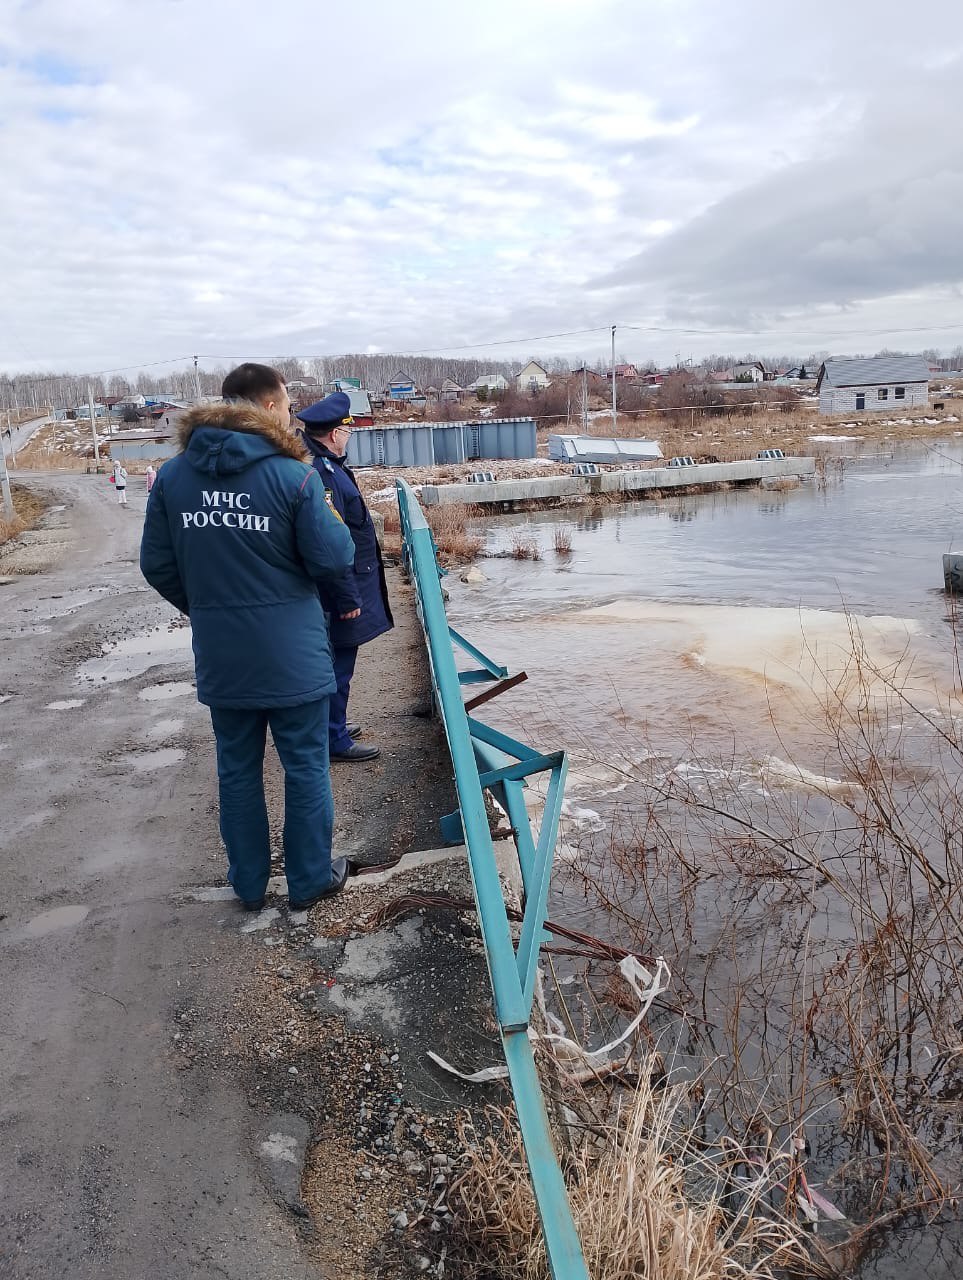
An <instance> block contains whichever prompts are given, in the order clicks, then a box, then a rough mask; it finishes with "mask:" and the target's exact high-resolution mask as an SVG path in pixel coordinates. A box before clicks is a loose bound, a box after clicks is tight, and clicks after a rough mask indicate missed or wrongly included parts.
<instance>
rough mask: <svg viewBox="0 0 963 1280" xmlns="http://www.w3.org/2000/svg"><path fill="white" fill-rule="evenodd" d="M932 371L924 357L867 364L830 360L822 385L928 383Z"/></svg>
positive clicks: (891, 358)
mask: <svg viewBox="0 0 963 1280" xmlns="http://www.w3.org/2000/svg"><path fill="white" fill-rule="evenodd" d="M929 380H930V367H929V365H928V364H927V362H926V361H925V360H924V359H923V357H922V356H870V357H868V358H867V359H864V360H840V359H832V360H827V361H825V363H824V364H823V367H822V369H821V370H820V373H819V385H820V386H822V384H823V382H825V383H826V385H827V386H829V387H875V386H876V385H877V384H879V383H892V382H929Z"/></svg>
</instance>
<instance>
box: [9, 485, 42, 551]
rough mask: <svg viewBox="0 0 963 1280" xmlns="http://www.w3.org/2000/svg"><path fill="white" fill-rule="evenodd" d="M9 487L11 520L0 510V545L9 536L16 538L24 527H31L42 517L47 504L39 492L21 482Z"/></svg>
mask: <svg viewBox="0 0 963 1280" xmlns="http://www.w3.org/2000/svg"><path fill="white" fill-rule="evenodd" d="M10 488H11V493H12V495H13V510H14V515H13V519H12V520H8V519H6V518H5V517H4V516H3V514H2V512H0V546H3V545H4V544H5V543H7V542H9V541H10V539H11V538H16V537H17V536H18V534H21V533H23V532H24V530H25V529H32V528H33V527H34V525H35V524H37V523H38V521H39V520H40V519H41V518H42V516H43V514H44V512H45V511H46V509H47V505H48V504H47V503H46V502H45V501H44V499H43V498H42V497H41V495H40V494H38V493H35V492H34V491H33V490H31V489H28V488H26V487H25V486H24V485H22V484H15V485H11V486H10Z"/></svg>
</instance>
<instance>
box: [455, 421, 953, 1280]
mask: <svg viewBox="0 0 963 1280" xmlns="http://www.w3.org/2000/svg"><path fill="white" fill-rule="evenodd" d="M924 446H925V447H924ZM961 475H963V441H961V440H960V439H958V438H952V437H951V438H950V439H947V438H946V436H943V437H942V439H940V440H938V441H934V442H933V443H932V444H930V442H929V441H927V442H923V443H920V444H918V445H915V446H914V444H913V443H912V442H907V443H905V444H903V445H900V446H897V447H895V448H889V447H886V448H881V449H879V450H878V451H873V450H869V449H867V451H866V452H865V453H864V454H862V455H860V456H857V457H856V458H854V459H853V460H852V461H851V462H847V465H846V467H845V468H844V469H843V470H842V471H841V472H840V473H839V474H838V475H835V476H833V477H831V478H830V481H829V483H827V484H825V485H820V486H813V485H809V486H803V487H801V488H800V489H799V490H796V491H794V492H792V493H785V494H783V493H763V492H760V491H758V490H743V491H730V492H727V493H718V494H713V495H707V496H691V497H686V498H681V499H672V500H671V501H665V502H662V503H657V504H652V503H637V504H631V505H629V506H625V505H620V506H618V507H615V508H613V507H608V506H600V507H598V508H594V507H593V508H591V509H585V508H582V509H573V510H572V511H571V512H569V513H567V516H565V517H562V516H561V515H560V513H555V512H553V513H541V512H540V513H533V514H531V515H529V516H526V517H522V518H519V517H507V516H490V517H483V518H480V519H477V520H476V521H475V522H474V525H473V531H474V532H476V533H477V534H478V536H480V537H482V538H483V539H484V546H485V551H486V553H488V554H489V556H490V558H489V559H486V560H485V561H484V563H483V565H482V570H483V572H482V575H481V576H471V577H470V578H468V580H467V581H466V580H464V579H462V580H459V579H457V578H455V579H454V580H453V581H452V583H451V588H450V589H451V597H452V598H451V603H450V606H449V609H450V617H451V621H452V623H453V625H454V626H455V627H456V628H458V629H459V630H460V631H462V632H464V633H465V634H469V635H471V636H472V638H473V639H474V640H475V641H476V642H477V643H479V644H480V645H481V646H482V648H485V647H486V646H488V645H491V646H494V645H495V637H497V644H498V652H499V657H500V658H501V660H503V661H505V662H506V663H507V664H508V665H509V666H510V667H513V666H515V665H517V664H518V663H524V662H526V660H528V661H529V662H530V664H531V665H530V667H529V680H528V682H527V683H526V684H524V685H522V686H520V687H519V688H518V690H516V691H515V693H514V695H513V698H512V701H511V704H509V703H508V701H507V700H504V701H501V700H500V701H499V702H496V703H494V704H493V706H492V709H491V712H490V720H491V722H492V723H493V724H494V725H495V726H496V727H497V728H500V729H502V730H504V731H505V732H508V733H512V732H518V731H519V729H520V727H521V726H524V728H525V732H526V733H527V734H528V736H529V740H531V741H533V742H534V744H535V745H536V747H538V748H542V749H545V748H547V747H548V746H549V745H552V744H554V743H556V742H557V741H559V739H560V737H563V736H564V740H565V742H566V745H567V746H568V747H569V749H570V752H571V766H570V772H569V779H568V784H567V788H566V813H565V820H564V822H563V841H564V846H563V847H564V849H565V854H564V865H563V867H562V869H561V870H560V873H559V876H558V877H557V879H556V882H555V885H554V888H553V897H552V900H551V902H550V907H549V910H550V914H556V913H558V914H565V918H566V919H570V920H572V919H574V920H575V922H576V923H577V926H578V927H579V928H581V929H584V930H586V931H587V932H591V933H593V934H596V935H599V936H603V937H605V938H607V939H608V940H609V941H612V942H615V943H617V944H618V945H620V946H623V947H626V948H630V949H632V950H633V951H638V952H640V953H642V954H648V955H650V956H652V955H658V954H662V955H664V956H665V958H666V960H667V962H668V963H669V965H670V967H671V968H672V971H673V983H672V988H671V992H672V997H673V999H674V1002H675V1008H673V1009H667V1008H665V1007H662V1008H660V1009H659V1010H658V1013H657V1016H655V1017H654V1018H653V1019H651V1020H650V1035H651V1037H652V1042H653V1043H654V1044H655V1045H656V1046H657V1048H658V1051H659V1052H660V1053H661V1054H662V1055H663V1059H664V1068H665V1070H666V1073H667V1074H668V1075H669V1076H670V1078H673V1079H674V1080H675V1081H676V1082H683V1081H687V1082H690V1083H693V1084H694V1085H695V1086H696V1088H697V1090H701V1091H704V1092H703V1093H702V1102H701V1106H695V1107H693V1115H694V1120H693V1123H694V1125H695V1127H696V1131H697V1133H698V1135H699V1138H700V1140H705V1141H709V1142H710V1143H711V1141H713V1140H716V1139H718V1137H719V1135H723V1141H724V1142H725V1143H728V1142H729V1141H730V1140H731V1139H733V1138H735V1140H737V1141H738V1140H739V1139H740V1138H741V1139H742V1140H743V1141H744V1142H746V1143H748V1144H749V1146H750V1147H751V1146H752V1145H753V1144H755V1146H756V1148H757V1149H756V1150H755V1152H753V1153H752V1155H751V1159H750V1161H749V1169H750V1170H753V1171H761V1170H762V1169H763V1167H764V1166H765V1165H766V1162H767V1161H769V1160H770V1159H773V1160H777V1161H780V1162H782V1166H781V1167H782V1168H783V1169H784V1170H788V1168H789V1166H790V1153H791V1150H792V1142H793V1141H794V1140H795V1139H796V1138H797V1137H800V1138H801V1139H802V1141H803V1143H804V1150H808V1152H809V1153H810V1154H809V1156H808V1159H807V1165H806V1170H805V1175H806V1178H807V1180H808V1184H809V1186H810V1188H811V1189H813V1190H814V1191H815V1193H816V1194H817V1195H819V1196H822V1197H823V1198H824V1199H825V1200H827V1201H828V1202H829V1203H830V1204H831V1205H832V1206H833V1207H834V1208H835V1209H836V1210H837V1211H838V1212H839V1213H840V1214H842V1215H843V1220H842V1221H840V1222H838V1223H835V1224H833V1223H830V1224H828V1229H829V1231H832V1232H836V1231H838V1232H839V1233H840V1234H839V1237H838V1238H839V1239H840V1240H846V1241H848V1243H847V1245H846V1248H845V1250H844V1251H843V1253H842V1254H841V1255H840V1254H836V1255H835V1261H836V1263H837V1265H838V1266H839V1268H840V1269H841V1270H842V1272H843V1274H845V1275H848V1276H860V1277H863V1278H868V1277H872V1278H873V1280H882V1278H883V1277H885V1278H886V1280H896V1277H900V1276H903V1275H915V1274H916V1273H917V1270H918V1266H919V1262H918V1260H919V1259H920V1258H921V1257H923V1258H925V1259H926V1263H925V1270H926V1273H927V1275H928V1276H932V1277H934V1278H936V1277H939V1278H940V1280H950V1278H951V1277H954V1276H955V1275H956V1273H957V1270H958V1258H959V1249H960V1247H961V1234H960V1227H959V1221H958V1216H957V1213H956V1211H955V1199H954V1198H955V1196H956V1195H957V1194H958V1190H959V1187H960V1186H961V1184H963V1167H961V1164H960V1159H959V1151H960V1147H959V1142H960V1133H961V1130H960V1124H959V1114H958V1108H957V1101H956V1100H957V1099H958V1097H959V1089H960V1069H959V1061H960V1060H959V1057H958V1054H957V1050H958V1040H959V1037H958V1026H959V1019H960V1016H961V1013H963V1010H961V1005H960V989H961V988H960V986H959V982H958V980H957V974H958V972H959V970H960V969H961V968H963V937H961V935H960V930H959V920H960V919H961V918H963V909H961V908H963V904H961V903H960V902H959V884H960V880H961V873H960V871H959V868H958V867H957V854H956V852H955V850H956V849H957V848H958V845H957V844H955V843H954V839H955V837H954V838H950V839H949V840H947V835H948V833H949V832H957V831H958V830H959V827H960V822H961V815H960V808H959V797H960V795H961V779H963V749H961V743H960V737H959V723H960V721H959V707H960V702H959V678H958V676H959V673H958V666H957V663H956V654H957V651H958V646H957V634H958V633H957V630H956V620H955V617H954V613H955V611H954V610H953V608H952V607H951V603H950V602H949V601H948V600H947V598H946V597H945V595H944V594H943V589H942V572H941V554H942V552H943V551H944V550H945V549H946V548H947V547H950V546H953V545H955V541H956V539H957V538H958V531H959V518H960V503H959V493H960V483H961ZM561 518H565V519H566V525H565V528H566V529H567V531H568V534H569V547H568V550H567V552H566V554H565V555H564V556H560V555H557V554H555V553H554V552H553V550H552V541H553V535H554V533H555V531H556V530H557V529H558V528H559V520H560V519H561ZM522 536H524V537H526V538H527V539H528V540H529V542H530V543H531V544H532V545H533V546H535V547H536V548H538V550H539V551H540V552H541V554H540V556H538V557H533V558H530V559H525V560H521V559H515V558H513V556H512V555H511V549H512V546H513V542H514V540H515V539H518V538H521V537H522ZM533 652H537V653H538V655H539V657H538V663H537V667H536V666H535V664H534V663H532V662H531V659H530V658H529V657H528V655H530V654H531V653H533ZM555 965H556V977H557V984H558V985H557V987H556V988H555V998H556V999H557V1000H560V1001H561V1000H564V1001H565V1002H570V1000H571V997H570V992H579V993H580V994H579V996H578V997H577V999H576V1001H574V1002H573V1003H575V1005H576V1009H577V1011H578V1016H579V1017H580V1018H581V1019H582V1021H581V1022H580V1024H579V1025H580V1027H581V1028H585V1027H586V1025H587V1027H588V1028H589V1030H588V1031H583V1035H584V1036H586V1037H587V1035H589V1034H591V1029H594V1031H595V1033H596V1034H598V1035H602V1034H604V1028H605V1027H606V1014H605V1012H601V1013H597V1012H596V1010H595V1009H594V1008H593V1005H592V999H591V996H588V995H586V994H585V992H586V990H588V991H591V992H595V993H596V994H597V995H598V998H599V1001H600V1008H601V1009H603V1010H604V1009H605V1001H606V1000H609V999H611V998H612V994H613V993H612V982H611V975H610V973H609V972H608V971H607V970H606V968H605V967H604V966H601V967H599V968H598V969H597V970H596V971H595V972H592V967H591V966H589V965H585V964H580V963H578V962H569V961H568V960H566V959H564V958H561V959H559V960H557V961H556V962H555ZM623 993H624V990H623ZM553 1008H555V1009H556V1011H559V1006H558V1005H553ZM560 1016H561V1014H560ZM673 1070H674V1071H675V1075H674V1077H673V1076H672V1072H673ZM743 1172H745V1173H746V1174H747V1176H750V1175H749V1170H744V1171H743ZM786 1185H787V1186H790V1187H793V1188H795V1189H800V1188H801V1184H798V1183H794V1182H793V1181H792V1180H791V1179H790V1178H789V1175H788V1173H787V1179H786ZM804 1194H805V1193H804ZM813 1203H814V1204H815V1201H814V1202H813ZM807 1206H808V1208H812V1207H813V1205H810V1204H809V1202H808V1200H807ZM790 1208H791V1209H792V1211H793V1212H795V1213H797V1215H798V1216H799V1218H800V1220H802V1219H804V1218H805V1216H806V1213H807V1212H808V1208H804V1207H803V1206H802V1205H801V1204H797V1205H796V1207H795V1208H794V1209H793V1208H792V1206H790ZM826 1235H827V1224H826V1223H824V1222H821V1223H820V1224H819V1228H818V1237H817V1239H818V1240H822V1241H825V1239H826ZM833 1238H834V1239H835V1238H837V1237H836V1236H835V1235H834V1237H833Z"/></svg>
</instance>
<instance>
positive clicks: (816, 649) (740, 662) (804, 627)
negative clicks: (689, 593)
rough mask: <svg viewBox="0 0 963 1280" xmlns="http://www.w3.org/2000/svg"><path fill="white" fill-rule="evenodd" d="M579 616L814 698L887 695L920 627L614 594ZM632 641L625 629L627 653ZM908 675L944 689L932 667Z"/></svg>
mask: <svg viewBox="0 0 963 1280" xmlns="http://www.w3.org/2000/svg"><path fill="white" fill-rule="evenodd" d="M570 616H571V615H570ZM575 616H577V617H579V618H580V619H582V620H583V621H585V622H587V623H591V624H594V625H599V626H601V625H609V624H616V625H618V626H620V627H626V626H627V625H628V626H637V627H638V630H637V632H635V636H636V637H637V644H638V647H639V648H643V647H644V649H645V650H646V652H647V653H648V654H650V655H651V651H652V650H653V649H656V650H658V649H663V650H664V649H666V648H668V649H670V650H674V651H675V652H676V654H677V655H678V656H679V658H684V659H687V660H689V661H694V662H695V663H696V664H697V665H698V666H700V667H703V668H705V669H707V670H710V671H715V672H718V673H720V674H724V675H728V676H733V677H738V678H742V679H749V680H753V681H756V682H760V681H761V682H763V683H765V684H766V685H782V686H785V687H786V688H788V689H790V690H792V691H793V692H794V693H797V694H799V695H803V696H806V697H817V698H821V697H824V696H825V695H826V694H827V693H832V694H838V695H840V696H842V697H844V698H848V697H852V696H857V695H860V694H861V693H865V692H868V693H869V694H870V695H871V696H877V697H882V696H883V695H884V694H885V692H886V689H887V677H888V675H890V674H892V673H893V672H894V671H895V669H896V666H897V664H898V663H899V662H900V660H901V659H902V658H904V657H905V655H906V650H907V647H908V646H909V644H910V642H911V640H912V638H913V636H914V635H916V634H917V633H918V632H919V630H920V624H919V623H918V622H916V621H915V620H914V619H912V618H892V617H887V616H873V617H869V616H866V615H859V614H847V613H834V612H832V611H830V610H828V609H787V608H763V607H759V606H753V605H745V606H741V605H711V604H664V603H660V602H656V601H648V600H616V601H614V602H613V603H611V604H607V605H601V606H599V607H597V608H592V609H586V610H583V611H582V612H580V613H579V614H577V615H575ZM634 648H636V644H633V639H632V638H631V637H630V636H627V637H626V641H625V650H626V656H627V658H628V657H630V656H631V655H632V650H633V649H634ZM854 652H858V653H859V656H860V663H859V664H858V666H857V663H856V662H855V661H854ZM909 679H910V681H911V685H912V688H913V690H914V691H920V692H922V691H924V690H925V691H928V692H929V693H930V694H933V693H934V692H935V691H937V690H938V689H939V684H940V681H939V679H938V677H937V675H936V673H935V671H933V670H930V669H926V668H924V667H923V666H920V665H917V667H916V669H915V670H914V671H913V672H911V673H910V676H909ZM901 687H904V688H905V687H906V686H905V685H904V686H901Z"/></svg>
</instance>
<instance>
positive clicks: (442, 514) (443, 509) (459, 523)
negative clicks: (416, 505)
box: [426, 503, 485, 563]
mask: <svg viewBox="0 0 963 1280" xmlns="http://www.w3.org/2000/svg"><path fill="white" fill-rule="evenodd" d="M475 515H476V512H475V509H474V508H473V507H470V506H468V505H467V504H463V503H451V504H450V505H442V506H437V507H428V508H427V509H426V516H427V519H428V524H429V525H430V526H431V532H432V535H433V536H434V539H435V546H436V547H437V548H438V551H439V554H440V555H441V556H442V557H443V558H444V559H446V560H450V561H452V562H459V563H460V562H463V561H471V560H474V559H476V558H477V556H478V554H479V553H480V551H481V549H482V547H483V546H484V545H485V541H484V539H483V538H480V537H478V535H477V534H473V533H469V532H468V527H467V526H468V521H469V520H470V519H472V518H473V517H474V516H475Z"/></svg>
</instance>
